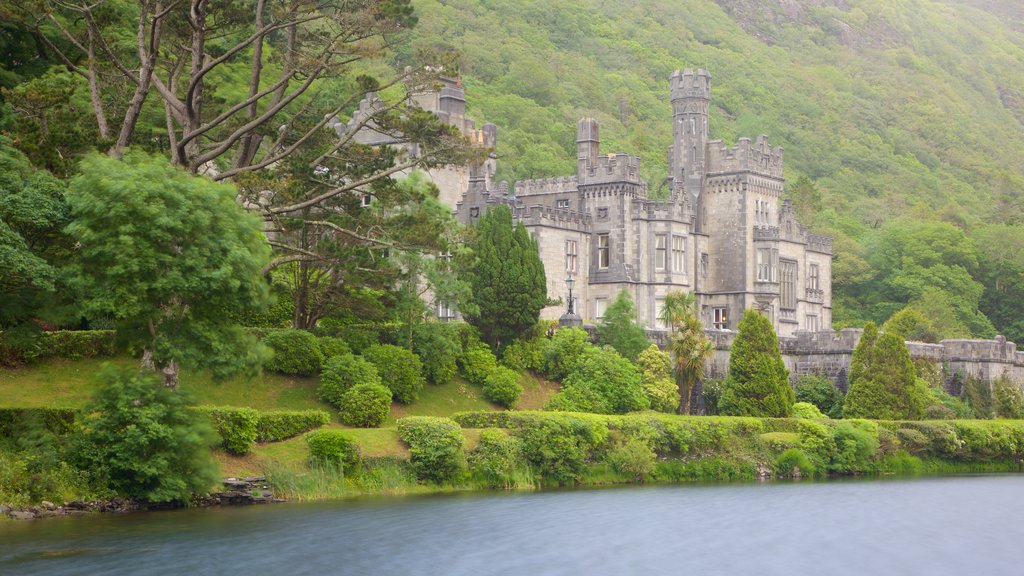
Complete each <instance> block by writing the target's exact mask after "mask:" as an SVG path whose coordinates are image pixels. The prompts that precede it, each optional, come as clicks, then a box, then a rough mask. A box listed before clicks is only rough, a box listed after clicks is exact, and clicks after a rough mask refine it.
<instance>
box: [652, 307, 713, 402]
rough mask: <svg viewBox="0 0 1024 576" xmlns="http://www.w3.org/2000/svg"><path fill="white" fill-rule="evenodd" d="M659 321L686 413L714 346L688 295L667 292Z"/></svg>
mask: <svg viewBox="0 0 1024 576" xmlns="http://www.w3.org/2000/svg"><path fill="white" fill-rule="evenodd" d="M661 320H662V321H663V322H664V323H665V324H666V325H668V326H669V328H670V330H671V331H670V332H669V336H668V338H669V341H668V351H669V353H671V355H672V358H673V360H674V363H673V366H672V368H673V372H674V373H675V378H676V384H677V385H678V387H679V392H680V395H681V396H682V398H681V399H682V403H681V405H680V410H681V411H682V412H683V413H684V414H689V413H690V404H691V401H692V397H693V389H694V387H695V386H696V385H697V382H699V381H700V380H702V379H703V378H704V366H705V364H706V363H707V361H708V360H710V359H711V357H712V356H713V355H714V353H715V347H714V346H713V345H712V343H711V340H710V339H708V337H707V334H705V332H704V324H703V323H702V322H701V321H700V315H699V314H698V311H697V296H696V294H694V293H692V292H686V293H684V292H669V293H668V294H666V295H665V301H664V304H663V307H662V310H661Z"/></svg>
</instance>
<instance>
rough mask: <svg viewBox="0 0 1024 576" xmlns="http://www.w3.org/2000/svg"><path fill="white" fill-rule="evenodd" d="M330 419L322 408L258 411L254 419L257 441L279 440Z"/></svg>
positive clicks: (318, 425) (307, 430)
mask: <svg viewBox="0 0 1024 576" xmlns="http://www.w3.org/2000/svg"><path fill="white" fill-rule="evenodd" d="M330 421H331V415H330V414H328V413H327V412H324V411H323V410H287V411H285V410H275V411H271V412H260V413H259V418H258V419H257V421H256V441H257V442H280V441H281V440H287V439H288V438H294V437H295V436H298V435H299V434H302V433H303V432H309V431H310V430H313V429H314V428H319V427H321V426H323V425H325V424H327V423H328V422H330Z"/></svg>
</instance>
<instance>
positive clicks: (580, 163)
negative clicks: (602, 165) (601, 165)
mask: <svg viewBox="0 0 1024 576" xmlns="http://www.w3.org/2000/svg"><path fill="white" fill-rule="evenodd" d="M600 148H601V138H600V136H598V128H597V120H594V119H593V118H583V119H582V120H580V121H579V123H578V124H577V127H576V163H577V164H576V165H577V170H576V174H577V175H579V174H583V173H584V172H586V170H587V166H589V165H591V164H593V163H594V162H595V161H596V160H597V156H598V154H600V151H599V150H600Z"/></svg>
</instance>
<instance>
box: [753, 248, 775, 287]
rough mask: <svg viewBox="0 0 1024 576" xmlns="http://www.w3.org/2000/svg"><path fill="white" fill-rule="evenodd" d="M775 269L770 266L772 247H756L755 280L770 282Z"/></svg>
mask: <svg viewBox="0 0 1024 576" xmlns="http://www.w3.org/2000/svg"><path fill="white" fill-rule="evenodd" d="M774 272H775V270H774V267H773V266H772V249H771V248H758V249H757V281H758V282H772V281H773V280H774V278H773V276H774V275H775V274H774Z"/></svg>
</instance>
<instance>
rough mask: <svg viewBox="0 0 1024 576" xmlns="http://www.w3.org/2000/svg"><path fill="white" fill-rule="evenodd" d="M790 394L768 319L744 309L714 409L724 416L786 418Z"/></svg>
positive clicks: (775, 339)
mask: <svg viewBox="0 0 1024 576" xmlns="http://www.w3.org/2000/svg"><path fill="white" fill-rule="evenodd" d="M793 398H794V393H793V389H792V388H791V387H790V386H789V373H788V372H787V371H786V366H785V364H783V363H782V352H781V351H780V350H779V340H778V338H776V337H775V330H774V329H773V328H772V323H771V322H769V321H768V319H767V318H765V317H764V316H762V315H761V314H760V313H759V312H757V311H756V310H750V309H748V310H747V311H746V312H744V313H743V320H741V321H740V331H739V334H738V335H737V336H736V341H735V342H734V343H733V345H732V353H731V354H730V357H729V378H728V380H726V382H725V389H724V390H723V391H722V398H721V399H720V400H719V401H718V411H719V412H720V413H721V414H724V415H727V416H767V417H774V418H788V417H789V416H790V415H791V414H792V413H793Z"/></svg>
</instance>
